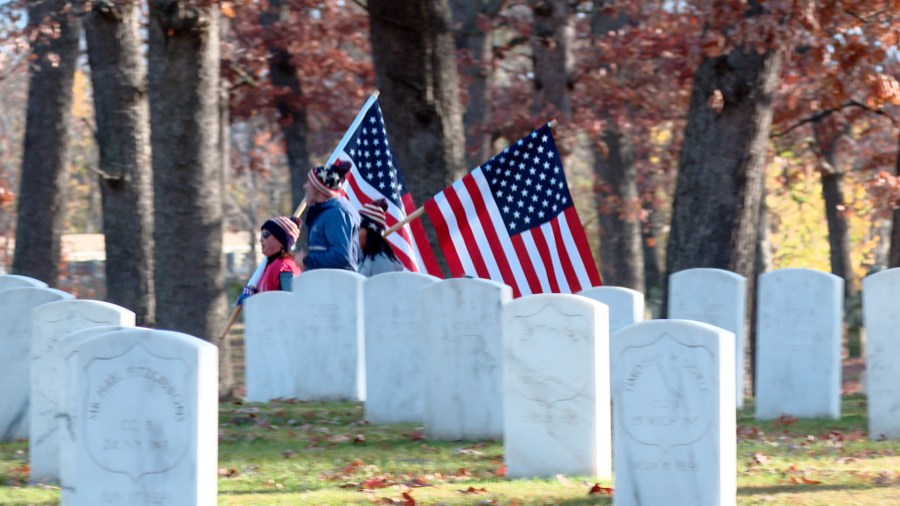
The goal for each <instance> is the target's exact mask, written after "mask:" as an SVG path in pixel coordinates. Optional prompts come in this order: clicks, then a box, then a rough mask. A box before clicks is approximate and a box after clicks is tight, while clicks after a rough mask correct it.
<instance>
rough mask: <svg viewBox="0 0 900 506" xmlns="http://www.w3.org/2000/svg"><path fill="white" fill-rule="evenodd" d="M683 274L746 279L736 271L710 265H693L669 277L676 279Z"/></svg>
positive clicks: (736, 279)
mask: <svg viewBox="0 0 900 506" xmlns="http://www.w3.org/2000/svg"><path fill="white" fill-rule="evenodd" d="M683 276H701V277H717V278H718V277H721V278H725V279H731V280H735V281H746V279H747V278H745V277H744V276H741V275H740V274H738V273H736V272H732V271H729V270H726V269H715V268H712V267H694V268H691V269H684V270H680V271H678V272H676V273H673V274H672V275H671V276H669V278H670V279H673V280H674V279H678V278H680V277H683Z"/></svg>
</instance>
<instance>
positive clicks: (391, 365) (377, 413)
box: [363, 272, 439, 423]
mask: <svg viewBox="0 0 900 506" xmlns="http://www.w3.org/2000/svg"><path fill="white" fill-rule="evenodd" d="M436 281H439V279H438V278H436V277H434V276H429V275H427V274H419V273H415V272H389V273H385V274H379V275H377V276H373V277H371V278H368V279H367V280H366V282H365V284H364V286H363V292H364V294H365V295H364V298H365V303H364V307H365V310H364V312H365V329H366V333H365V336H366V342H365V357H366V405H365V411H366V419H367V420H369V421H370V422H372V423H402V422H422V421H424V419H425V381H424V380H425V374H424V371H423V363H424V355H425V351H426V350H425V344H424V343H425V337H424V336H423V335H422V330H423V325H422V322H421V319H422V314H423V313H422V310H421V304H422V297H421V295H420V290H421V289H422V288H425V287H426V286H429V285H431V284H432V283H434V282H436Z"/></svg>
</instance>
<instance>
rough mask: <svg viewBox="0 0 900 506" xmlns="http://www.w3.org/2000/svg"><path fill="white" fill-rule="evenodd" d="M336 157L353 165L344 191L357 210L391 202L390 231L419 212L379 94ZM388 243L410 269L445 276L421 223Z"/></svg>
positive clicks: (412, 224)
mask: <svg viewBox="0 0 900 506" xmlns="http://www.w3.org/2000/svg"><path fill="white" fill-rule="evenodd" d="M332 158H333V159H336V158H340V159H342V160H348V161H350V162H351V163H352V164H353V169H352V170H351V172H350V175H349V176H347V181H346V182H345V183H344V192H345V193H346V195H347V198H348V199H349V200H350V202H352V203H353V206H354V207H356V208H357V209H360V208H362V207H363V205H364V204H367V203H370V202H373V201H375V200H378V199H380V198H383V199H385V200H387V203H388V210H387V211H386V218H387V224H386V225H387V228H390V227H392V226H394V225H396V224H397V223H398V222H399V221H401V220H403V219H404V218H406V215H407V214H408V213H411V212H413V211H415V209H416V205H415V202H414V201H413V199H412V195H410V194H409V190H408V189H407V187H406V183H404V181H403V176H402V175H401V174H400V167H399V165H398V164H397V158H396V157H394V152H393V151H392V150H391V147H390V144H389V142H388V138H387V131H386V130H385V128H384V119H383V118H382V116H381V108H380V107H379V106H378V100H377V95H376V94H373V95H372V96H371V97H370V98H369V100H368V101H367V102H366V104H365V105H364V106H363V108H362V110H361V111H360V113H359V115H358V116H357V118H356V120H355V121H354V122H353V124H352V125H351V126H350V129H348V130H347V133H346V134H345V135H344V138H343V139H342V140H341V143H340V144H339V145H338V148H337V149H336V150H335V154H334V155H332ZM333 159H331V160H329V163H331V162H333V161H334V160H333ZM387 240H388V242H389V243H390V244H391V245H392V246H393V248H394V252H395V253H396V255H397V259H398V260H400V262H401V263H402V264H403V266H404V267H405V268H406V270H409V271H413V272H426V273H428V274H432V275H434V276H439V277H441V271H440V267H438V264H437V260H436V259H435V257H434V252H432V251H431V245H430V244H429V242H428V238H427V236H426V235H425V229H424V227H423V226H422V222H421V221H419V220H413V221H412V222H410V223H407V224H406V225H404V226H403V227H402V228H401V229H399V230H397V232H396V233H394V234H391V235H390V236H388V237H387Z"/></svg>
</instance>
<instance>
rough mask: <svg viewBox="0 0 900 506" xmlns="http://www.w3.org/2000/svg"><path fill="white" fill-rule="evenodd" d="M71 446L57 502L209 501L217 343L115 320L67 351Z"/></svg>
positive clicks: (213, 473) (90, 504)
mask: <svg viewBox="0 0 900 506" xmlns="http://www.w3.org/2000/svg"><path fill="white" fill-rule="evenodd" d="M69 357H70V358H69V360H68V362H69V364H68V365H69V371H70V374H71V377H70V379H71V382H70V392H71V401H70V403H69V406H70V407H71V409H72V410H73V411H75V412H76V416H74V417H73V421H72V423H71V430H72V433H73V436H72V439H71V440H70V441H67V442H66V444H69V445H71V448H69V449H67V450H66V451H64V452H63V454H64V455H65V456H66V458H71V459H72V461H73V462H77V465H74V466H71V468H67V469H66V471H65V473H64V482H63V484H62V485H63V486H62V487H61V488H62V503H63V504H66V505H85V506H94V505H98V504H129V505H140V504H144V505H156V504H166V505H172V506H176V505H212V504H215V503H216V490H217V488H216V487H217V483H216V480H217V473H216V470H217V458H218V448H217V444H218V350H217V349H216V347H215V346H214V345H212V344H210V343H208V342H206V341H203V340H201V339H198V338H196V337H192V336H189V335H186V334H181V333H178V332H170V331H161V330H150V329H142V328H132V329H118V330H111V331H109V332H103V333H99V334H98V335H95V336H93V337H90V338H88V339H83V340H82V341H81V342H80V344H79V346H78V347H77V349H76V351H75V353H73V354H70V356H69Z"/></svg>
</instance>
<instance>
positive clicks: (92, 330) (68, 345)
mask: <svg viewBox="0 0 900 506" xmlns="http://www.w3.org/2000/svg"><path fill="white" fill-rule="evenodd" d="M126 328H134V327H117V326H101V327H88V328H85V329H83V330H76V331H75V332H71V333H69V334H66V335H64V336H62V338H60V340H59V341H58V342H57V353H59V355H60V356H61V357H62V360H63V367H62V370H61V371H60V382H61V383H62V387H61V388H60V392H59V395H60V397H59V413H58V414H57V419H58V423H59V429H58V431H57V436H58V437H57V443H58V444H59V455H58V457H59V460H58V462H59V465H58V468H59V483H60V488H61V489H65V488H66V487H67V486H70V485H71V484H72V480H73V476H75V470H76V469H77V468H78V462H76V461H75V457H74V455H75V450H74V443H75V441H76V439H77V438H76V437H75V426H76V425H77V424H78V410H77V409H75V407H74V406H73V404H72V402H73V401H72V385H71V380H72V378H74V373H73V371H72V364H73V363H74V362H75V360H74V356H75V354H76V353H78V349H79V347H80V346H81V344H82V343H83V342H84V341H86V340H88V339H91V338H93V337H94V336H99V335H100V334H105V333H107V332H110V331H113V330H120V329H126Z"/></svg>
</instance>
